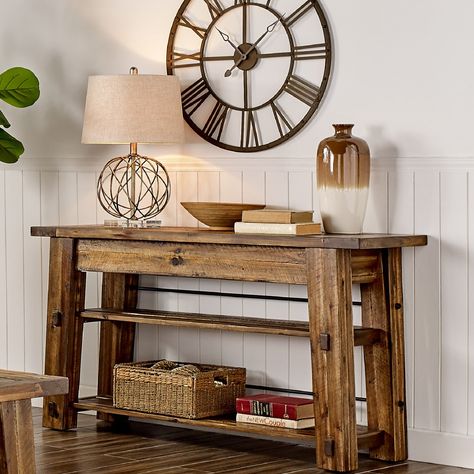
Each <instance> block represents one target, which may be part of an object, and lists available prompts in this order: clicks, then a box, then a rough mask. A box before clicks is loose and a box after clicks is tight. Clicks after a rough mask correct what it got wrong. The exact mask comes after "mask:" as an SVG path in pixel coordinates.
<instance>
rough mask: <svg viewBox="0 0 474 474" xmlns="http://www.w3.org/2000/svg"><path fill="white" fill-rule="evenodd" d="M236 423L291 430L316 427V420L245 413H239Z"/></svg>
mask: <svg viewBox="0 0 474 474" xmlns="http://www.w3.org/2000/svg"><path fill="white" fill-rule="evenodd" d="M235 421H237V423H253V424H256V425H265V426H271V427H273V428H291V429H293V430H301V429H304V428H312V427H313V426H314V418H303V419H302V420H288V419H286V418H272V417H271V416H258V415H247V414H245V413H237V416H236V419H235Z"/></svg>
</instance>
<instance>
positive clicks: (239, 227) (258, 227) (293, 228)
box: [234, 222, 321, 235]
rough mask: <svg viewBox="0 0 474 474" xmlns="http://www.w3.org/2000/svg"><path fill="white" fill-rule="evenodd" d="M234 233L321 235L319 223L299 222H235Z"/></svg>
mask: <svg viewBox="0 0 474 474" xmlns="http://www.w3.org/2000/svg"><path fill="white" fill-rule="evenodd" d="M234 231H235V233H236V234H280V235H312V234H320V233H321V224H320V223H319V222H301V223H298V224H276V223H267V222H236V223H235V224H234Z"/></svg>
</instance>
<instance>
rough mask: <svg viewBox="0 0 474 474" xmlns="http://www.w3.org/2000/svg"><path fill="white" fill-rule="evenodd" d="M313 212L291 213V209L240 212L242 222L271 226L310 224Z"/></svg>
mask: <svg viewBox="0 0 474 474" xmlns="http://www.w3.org/2000/svg"><path fill="white" fill-rule="evenodd" d="M312 220H313V211H293V210H291V209H267V208H264V209H254V210H246V211H243V212H242V222H261V223H269V224H271V223H273V224H298V223H300V222H311V221H312Z"/></svg>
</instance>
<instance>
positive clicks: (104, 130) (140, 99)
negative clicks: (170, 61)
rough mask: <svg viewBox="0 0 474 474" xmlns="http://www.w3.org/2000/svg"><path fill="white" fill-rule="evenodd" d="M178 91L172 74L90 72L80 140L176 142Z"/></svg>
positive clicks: (180, 129) (179, 130) (179, 115)
mask: <svg viewBox="0 0 474 474" xmlns="http://www.w3.org/2000/svg"><path fill="white" fill-rule="evenodd" d="M183 126H184V125H183V113H182V109H181V92H180V86H179V81H178V78H177V77H176V76H158V75H146V74H130V75H117V76H91V77H89V83H88V87H87V97H86V106H85V112H84V125H83V129H82V143H99V144H101V143H103V144H114V143H180V142H182V141H183V133H184V131H183Z"/></svg>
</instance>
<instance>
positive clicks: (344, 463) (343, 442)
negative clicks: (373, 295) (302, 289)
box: [306, 249, 358, 471]
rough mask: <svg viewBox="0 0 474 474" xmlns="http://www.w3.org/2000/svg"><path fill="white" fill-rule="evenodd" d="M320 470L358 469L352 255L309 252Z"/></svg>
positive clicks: (321, 251)
mask: <svg viewBox="0 0 474 474" xmlns="http://www.w3.org/2000/svg"><path fill="white" fill-rule="evenodd" d="M306 252H307V253H306V258H307V279H308V304H309V329H310V339H311V357H312V373H313V391H314V409H315V419H316V426H315V432H316V433H315V434H316V464H317V467H319V468H322V469H328V470H332V471H351V470H354V469H357V465H358V453H357V432H356V411H355V387H354V384H355V381H354V331H353V320H352V272H351V253H350V250H344V249H307V250H306Z"/></svg>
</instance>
